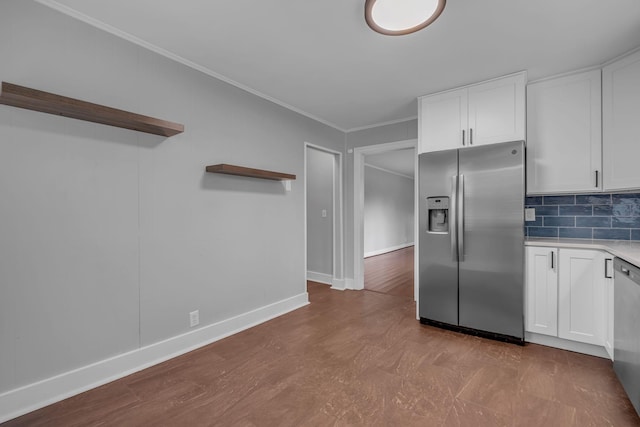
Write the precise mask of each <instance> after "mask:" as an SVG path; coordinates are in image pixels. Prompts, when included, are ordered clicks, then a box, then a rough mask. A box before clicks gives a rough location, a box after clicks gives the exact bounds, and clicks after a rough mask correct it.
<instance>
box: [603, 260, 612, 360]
mask: <svg viewBox="0 0 640 427" xmlns="http://www.w3.org/2000/svg"><path fill="white" fill-rule="evenodd" d="M604 263H605V264H604V277H605V279H604V319H605V328H604V349H605V350H607V354H608V355H609V358H610V359H611V360H613V289H614V287H613V255H611V254H609V253H605V254H604Z"/></svg>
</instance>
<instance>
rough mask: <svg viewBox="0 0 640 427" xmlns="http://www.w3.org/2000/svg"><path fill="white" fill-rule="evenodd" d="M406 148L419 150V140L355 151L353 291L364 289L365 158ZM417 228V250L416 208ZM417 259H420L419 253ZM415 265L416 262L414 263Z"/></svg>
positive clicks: (415, 292)
mask: <svg viewBox="0 0 640 427" xmlns="http://www.w3.org/2000/svg"><path fill="white" fill-rule="evenodd" d="M405 148H415V149H416V150H417V149H418V140H417V139H407V140H403V141H396V142H387V143H385V144H376V145H367V146H364V147H357V148H354V149H353V204H354V206H353V281H354V283H353V289H357V290H360V289H364V157H365V156H366V155H371V154H379V153H384V152H387V151H395V150H402V149H405ZM417 166H418V155H417V151H416V156H415V163H414V170H415V171H416V172H417V170H418V168H417ZM414 194H415V197H414V199H415V200H417V195H418V174H417V173H416V178H415V186H414ZM414 211H415V219H416V221H415V226H414V241H415V242H416V248H417V236H418V227H417V223H418V214H417V212H418V209H417V203H415V207H414ZM415 259H418V255H417V251H416V255H415ZM414 264H415V261H414ZM414 270H415V273H414V298H417V290H416V289H417V283H418V276H417V273H418V269H417V268H415V269H414Z"/></svg>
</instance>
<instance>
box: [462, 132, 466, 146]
mask: <svg viewBox="0 0 640 427" xmlns="http://www.w3.org/2000/svg"><path fill="white" fill-rule="evenodd" d="M462 145H466V144H465V142H464V129H462Z"/></svg>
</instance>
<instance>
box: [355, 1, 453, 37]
mask: <svg viewBox="0 0 640 427" xmlns="http://www.w3.org/2000/svg"><path fill="white" fill-rule="evenodd" d="M445 3H446V0H366V1H365V4H364V19H365V20H366V21H367V24H368V25H369V26H370V27H371V29H372V30H374V31H377V32H379V33H381V34H385V35H388V36H401V35H404V34H411V33H415V32H416V31H418V30H421V29H423V28H424V27H426V26H427V25H429V24H431V23H432V22H433V21H435V20H436V19H437V18H438V16H440V14H441V13H442V10H443V9H444V4H445Z"/></svg>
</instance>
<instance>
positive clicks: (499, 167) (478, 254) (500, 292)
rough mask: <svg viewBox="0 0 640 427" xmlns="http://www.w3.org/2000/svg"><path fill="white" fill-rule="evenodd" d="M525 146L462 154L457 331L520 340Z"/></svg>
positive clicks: (479, 149)
mask: <svg viewBox="0 0 640 427" xmlns="http://www.w3.org/2000/svg"><path fill="white" fill-rule="evenodd" d="M524 159H525V156H524V142H522V141H518V142H507V143H502V144H494V145H485V146H479V147H470V148H466V149H461V150H460V153H459V169H460V184H459V190H458V191H459V197H458V204H459V209H458V218H459V220H458V228H459V230H458V245H459V258H460V264H459V275H460V279H459V310H460V314H459V319H460V326H465V327H468V328H473V329H479V330H483V331H488V332H493V333H498V334H502V335H508V336H511V337H517V338H520V339H524V297H523V294H524V222H523V221H524V218H523V217H524V197H525V194H524V192H525V182H524Z"/></svg>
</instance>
